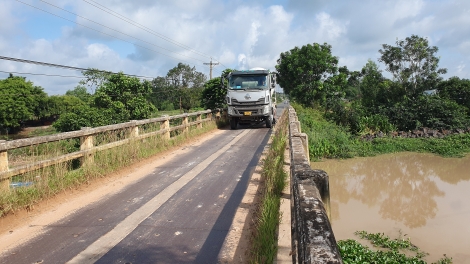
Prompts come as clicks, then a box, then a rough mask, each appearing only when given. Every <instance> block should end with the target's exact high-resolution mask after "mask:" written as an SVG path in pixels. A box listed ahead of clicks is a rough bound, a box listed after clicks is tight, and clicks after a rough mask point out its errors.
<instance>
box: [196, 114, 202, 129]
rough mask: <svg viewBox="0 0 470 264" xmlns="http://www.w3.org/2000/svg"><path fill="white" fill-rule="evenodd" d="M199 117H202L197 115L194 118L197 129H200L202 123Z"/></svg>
mask: <svg viewBox="0 0 470 264" xmlns="http://www.w3.org/2000/svg"><path fill="white" fill-rule="evenodd" d="M201 116H202V114H197V116H196V121H197V122H198V123H197V126H196V128H197V129H200V128H202V122H201V120H202V118H201Z"/></svg>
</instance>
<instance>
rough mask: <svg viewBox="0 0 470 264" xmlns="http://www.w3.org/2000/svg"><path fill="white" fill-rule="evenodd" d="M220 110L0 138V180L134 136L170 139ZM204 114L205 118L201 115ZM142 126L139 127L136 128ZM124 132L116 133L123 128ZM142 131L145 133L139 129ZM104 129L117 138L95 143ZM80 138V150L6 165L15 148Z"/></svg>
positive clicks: (85, 157) (84, 156) (85, 159)
mask: <svg viewBox="0 0 470 264" xmlns="http://www.w3.org/2000/svg"><path fill="white" fill-rule="evenodd" d="M221 113H223V112H222V110H215V111H213V110H205V111H199V112H195V113H185V114H180V115H175V116H163V117H159V118H151V119H145V120H132V121H130V122H126V123H120V124H115V125H108V126H101V127H95V128H82V130H78V131H70V132H65V133H59V134H55V135H50V136H40V137H33V138H25V139H18V140H12V141H4V140H2V141H0V182H1V183H2V184H1V185H6V186H9V181H10V179H11V178H12V177H14V176H16V175H20V174H24V173H27V172H31V171H34V170H38V169H41V168H45V167H48V166H52V165H56V164H59V163H63V162H67V161H70V160H75V159H80V165H81V166H83V165H85V164H86V163H89V162H91V163H92V162H93V154H94V153H96V152H99V151H103V150H107V149H111V148H115V147H118V146H121V145H124V144H132V142H133V141H135V140H141V139H145V138H148V137H152V136H157V135H161V136H162V137H163V139H165V140H169V139H170V138H171V137H172V133H171V132H173V131H180V132H183V133H184V132H187V131H188V130H189V127H191V126H195V127H196V128H202V125H203V123H205V122H209V121H212V120H213V114H215V115H216V117H220V116H221ZM203 117H204V118H203ZM149 125H155V129H154V131H150V132H147V133H146V131H145V130H146V129H145V126H149ZM139 127H140V128H142V129H139ZM126 130H127V133H126V132H124V133H119V131H126ZM141 131H143V132H144V133H141ZM105 133H115V134H118V136H117V138H118V140H115V141H113V142H109V143H107V142H105V143H104V144H101V145H97V146H95V143H98V141H99V140H98V138H99V136H100V135H103V134H105ZM77 138H79V139H80V150H78V151H73V152H71V153H66V154H63V155H60V156H57V157H52V158H46V159H44V160H39V161H32V162H27V164H24V165H19V166H12V168H10V166H9V155H8V152H9V151H14V150H15V149H19V148H23V147H29V146H37V145H40V144H48V143H52V142H57V141H61V140H68V139H77Z"/></svg>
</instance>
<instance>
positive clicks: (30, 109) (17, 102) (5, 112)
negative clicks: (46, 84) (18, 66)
mask: <svg viewBox="0 0 470 264" xmlns="http://www.w3.org/2000/svg"><path fill="white" fill-rule="evenodd" d="M45 100H47V94H46V93H45V92H44V91H43V90H42V88H41V87H38V86H34V85H33V83H32V82H30V81H26V78H24V77H18V76H13V75H12V74H10V76H9V77H8V78H7V79H4V80H0V127H3V128H17V127H20V125H21V123H22V122H23V121H27V120H30V119H33V118H40V117H42V116H43V115H44V114H45V113H46V112H45V108H44V107H45V104H44V102H45Z"/></svg>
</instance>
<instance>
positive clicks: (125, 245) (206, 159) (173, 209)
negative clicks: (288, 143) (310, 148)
mask: <svg viewBox="0 0 470 264" xmlns="http://www.w3.org/2000/svg"><path fill="white" fill-rule="evenodd" d="M285 106H286V105H285V104H280V105H279V106H278V115H279V114H280V113H281V112H282V111H283V110H284V107H285ZM240 127H241V128H240V129H238V130H229V129H227V130H224V131H221V132H220V133H216V134H215V136H213V137H212V138H209V139H207V140H206V141H205V142H203V143H202V144H191V145H189V146H188V147H187V149H186V151H185V152H184V153H183V154H181V155H179V156H177V157H175V158H173V159H171V160H170V159H169V160H168V161H165V162H163V163H161V164H160V165H158V166H155V167H153V168H152V169H151V171H150V172H149V171H147V172H146V174H145V175H144V176H143V177H142V178H141V179H140V180H139V181H138V182H135V183H133V184H130V185H128V186H126V187H125V188H123V189H122V191H120V192H119V193H116V194H113V195H109V196H106V197H105V198H104V199H102V200H100V201H98V202H95V203H92V204H89V205H88V206H86V207H84V208H81V209H79V210H77V211H75V212H74V213H73V214H71V215H69V216H66V217H64V218H63V219H61V220H60V221H58V222H55V223H52V224H48V225H45V226H43V227H42V232H41V233H40V234H35V237H33V238H31V239H30V240H29V241H27V242H26V243H23V244H21V245H17V246H14V247H13V248H12V249H9V250H7V251H3V252H1V255H0V263H95V262H96V263H216V262H217V256H218V253H219V251H220V248H221V246H222V244H223V242H224V240H225V237H226V235H227V233H228V231H229V228H230V225H231V223H232V219H233V216H234V214H235V211H236V208H237V207H238V205H239V203H240V201H241V199H242V197H243V195H244V193H245V190H246V188H247V184H248V180H249V178H250V176H251V174H252V172H253V170H254V168H255V166H256V165H257V164H258V161H259V157H260V155H261V152H262V150H263V148H264V146H265V145H266V143H267V141H268V139H269V136H270V131H271V130H270V129H267V128H265V127H264V126H245V127H244V126H240ZM1 239H7V238H1Z"/></svg>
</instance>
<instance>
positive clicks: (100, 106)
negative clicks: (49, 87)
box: [0, 63, 231, 140]
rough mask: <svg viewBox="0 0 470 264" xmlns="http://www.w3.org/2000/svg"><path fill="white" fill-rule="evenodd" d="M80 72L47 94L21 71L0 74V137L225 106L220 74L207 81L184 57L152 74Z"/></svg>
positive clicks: (9, 137) (63, 130)
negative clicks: (63, 88) (69, 84)
mask: <svg viewBox="0 0 470 264" xmlns="http://www.w3.org/2000/svg"><path fill="white" fill-rule="evenodd" d="M230 71H231V70H230V69H226V70H225V71H224V72H223V74H227V73H228V72H230ZM82 74H83V76H84V79H83V80H82V81H80V82H79V83H78V84H77V86H76V87H75V88H73V89H70V90H68V91H67V92H66V93H65V94H64V95H51V96H49V95H48V94H47V93H45V92H44V89H43V88H42V87H40V86H36V85H34V83H32V82H31V81H28V80H27V79H26V78H25V77H19V76H14V75H12V74H10V76H9V77H8V78H6V79H3V80H0V139H6V140H12V139H16V138H17V137H16V134H17V133H18V132H20V131H21V130H22V128H24V127H34V126H45V125H51V124H52V126H53V127H54V128H55V130H56V132H66V131H72V130H79V129H80V128H81V127H97V126H104V125H111V124H117V123H123V122H127V121H130V120H140V119H146V118H152V117H158V116H161V115H163V114H168V113H171V114H175V113H183V112H191V111H197V110H202V109H214V108H223V107H224V106H225V89H223V87H221V85H220V81H221V77H216V78H213V79H212V80H210V81H207V76H206V75H205V74H203V73H201V72H198V71H196V69H195V67H190V66H189V65H186V64H183V63H179V64H178V65H177V66H176V67H174V68H172V69H170V70H169V71H168V73H167V75H166V76H160V77H157V78H155V79H153V80H140V79H138V78H136V77H132V76H128V75H125V74H123V73H117V74H113V73H110V72H105V71H100V70H97V69H88V70H86V71H83V72H82Z"/></svg>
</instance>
